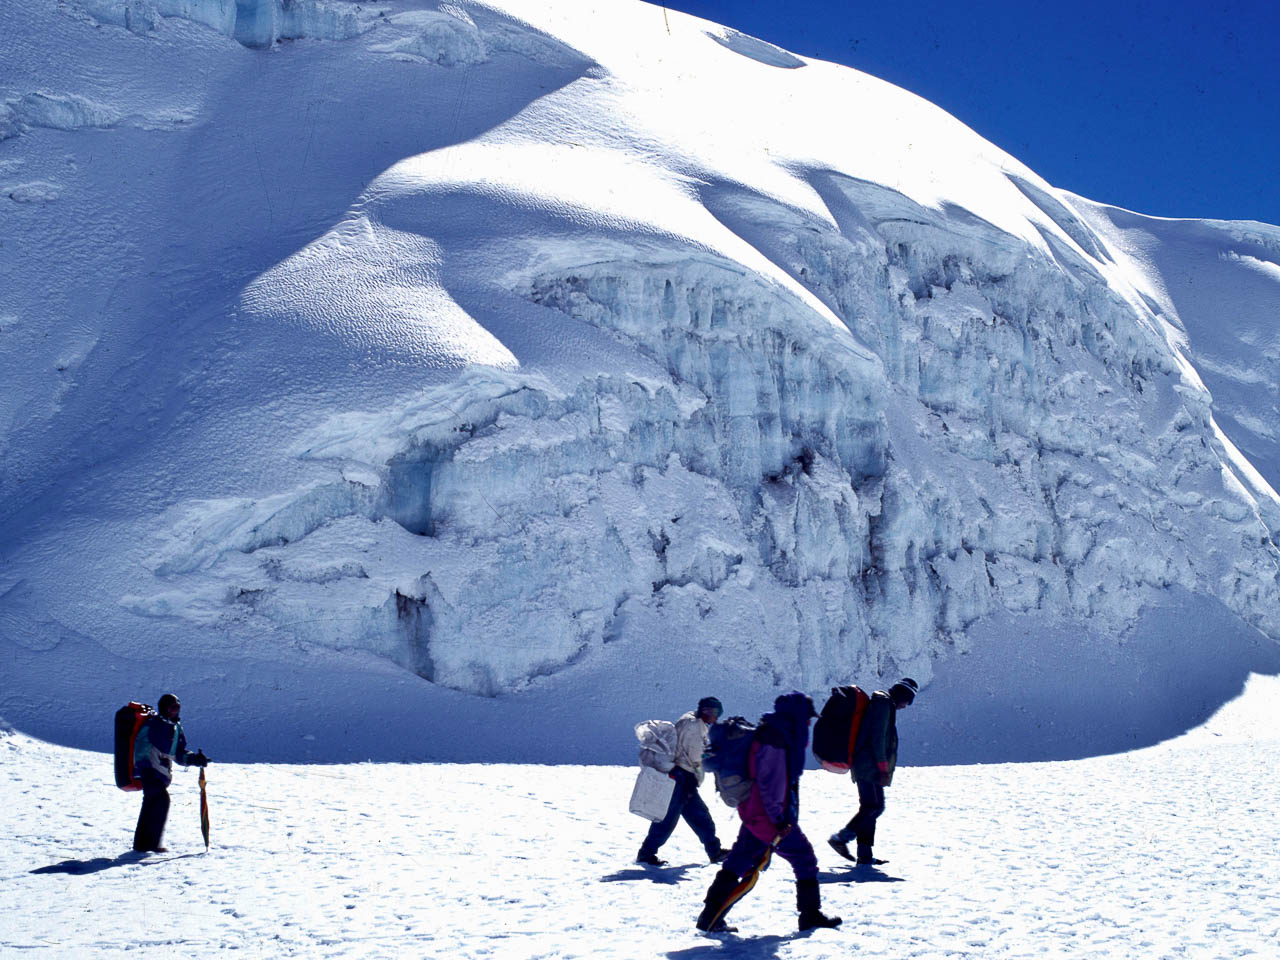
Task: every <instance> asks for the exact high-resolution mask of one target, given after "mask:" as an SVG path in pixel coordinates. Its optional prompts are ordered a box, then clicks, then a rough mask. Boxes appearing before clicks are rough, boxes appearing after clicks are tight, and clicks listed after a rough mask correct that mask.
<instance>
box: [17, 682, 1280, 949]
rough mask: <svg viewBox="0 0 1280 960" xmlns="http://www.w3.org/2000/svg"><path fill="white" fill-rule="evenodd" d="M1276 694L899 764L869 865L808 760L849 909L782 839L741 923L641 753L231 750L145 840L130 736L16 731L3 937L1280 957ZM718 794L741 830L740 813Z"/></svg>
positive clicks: (812, 791)
mask: <svg viewBox="0 0 1280 960" xmlns="http://www.w3.org/2000/svg"><path fill="white" fill-rule="evenodd" d="M1278 700H1280V682H1278V681H1277V679H1276V678H1275V677H1261V676H1253V677H1252V678H1250V680H1249V683H1248V685H1247V688H1246V691H1245V693H1244V695H1243V696H1242V697H1240V698H1238V699H1236V700H1234V701H1232V702H1231V703H1229V704H1228V705H1227V706H1226V707H1225V708H1224V709H1223V710H1221V711H1220V712H1219V713H1218V714H1217V715H1215V716H1214V717H1213V718H1212V719H1211V720H1210V721H1209V722H1208V723H1207V724H1205V725H1203V726H1202V727H1199V728H1197V729H1196V730H1194V731H1192V732H1191V733H1190V734H1188V735H1187V736H1185V737H1183V738H1180V739H1178V740H1175V741H1172V742H1169V743H1166V744H1163V745H1161V746H1159V747H1154V748H1150V749H1145V750H1139V751H1134V752H1130V753H1124V754H1118V755H1114V756H1109V757H1100V758H1093V759H1087V760H1078V761H1072V762H1060V763H1031V764H991V765H974V766H963V767H923V768H922V767H908V768H905V769H901V770H900V771H899V773H898V775H897V777H895V781H894V785H893V786H892V787H891V788H890V791H889V808H888V811H887V812H886V814H885V815H884V817H883V819H882V820H881V825H880V831H879V842H878V844H877V848H876V849H877V853H879V854H880V855H882V856H884V857H886V858H888V859H889V861H890V862H889V863H888V864H886V865H885V866H883V867H881V868H878V869H867V868H861V869H850V866H851V865H849V864H848V863H847V862H846V861H843V860H840V859H839V858H837V857H836V855H835V854H834V853H832V852H831V851H830V850H829V849H827V847H826V845H825V843H822V842H821V839H822V838H823V837H824V836H825V835H826V832H827V831H829V830H831V829H834V828H835V827H837V826H839V825H840V824H842V823H843V822H844V820H845V819H846V818H847V817H848V815H849V813H850V808H851V807H852V806H853V804H854V792H853V789H852V787H851V785H850V784H849V782H848V780H847V779H846V778H844V777H835V776H831V775H830V774H826V773H823V772H815V771H810V772H809V773H808V774H807V775H806V776H805V777H804V779H803V781H802V795H803V798H804V800H803V804H804V809H803V813H802V824H803V825H804V826H805V828H806V830H807V832H808V833H809V835H810V836H811V837H813V838H814V839H816V840H818V841H819V843H818V846H819V848H820V849H819V851H818V853H819V863H820V866H821V873H820V876H819V879H820V881H821V890H822V897H823V906H824V909H826V911H827V912H829V913H835V914H838V915H842V916H843V917H844V920H845V923H844V926H843V927H842V928H840V929H838V930H823V931H817V932H814V933H811V934H797V933H796V931H795V906H794V884H793V882H792V879H791V874H790V871H789V870H788V868H787V866H786V864H785V863H783V862H782V861H781V860H776V861H775V862H774V864H773V865H772V866H771V867H770V869H769V870H768V871H767V872H766V873H765V874H764V875H763V876H762V878H761V880H760V882H759V884H758V885H757V887H756V889H755V890H754V891H753V892H752V893H751V894H750V896H749V897H748V898H747V899H746V900H745V901H743V902H742V903H741V904H740V905H739V906H738V907H737V908H736V909H735V910H734V912H733V914H732V919H733V921H734V923H735V924H737V925H738V927H739V933H738V934H737V935H736V936H732V937H726V938H724V939H723V940H717V939H715V938H708V937H702V936H699V935H698V934H697V931H696V930H695V929H694V928H693V919H694V917H695V916H696V914H697V912H698V910H699V909H700V906H701V903H700V901H701V899H702V897H703V895H704V894H705V892H706V888H707V886H708V885H709V884H710V882H711V878H712V875H713V874H714V872H715V871H714V868H712V867H710V866H708V865H707V864H706V863H705V862H703V854H702V850H701V847H700V845H699V844H698V843H697V842H696V840H695V839H694V837H693V834H692V832H691V831H689V830H688V829H687V828H686V827H684V826H680V827H679V828H678V829H677V831H676V833H675V834H674V835H673V837H672V839H671V840H670V841H669V842H668V844H667V845H666V847H664V849H663V851H662V853H663V855H664V856H665V857H666V858H668V859H669V860H670V864H671V865H670V866H668V867H664V868H661V869H652V868H645V867H640V866H636V865H634V864H632V863H631V859H632V857H634V855H635V850H636V848H637V847H638V845H639V843H640V840H641V839H642V836H643V829H644V826H645V824H644V822H643V821H641V820H640V819H639V818H637V817H634V816H631V815H629V814H628V813H627V812H626V808H627V798H628V796H629V794H630V790H631V786H632V783H633V780H634V776H635V771H636V769H637V768H634V767H632V768H626V767H593V766H577V765H563V766H540V765H532V764H521V765H505V764H425V765H424V764H411V765H398V764H378V765H370V764H352V765H335V766H314V765H308V766H290V765H238V764H230V765H226V764H218V763H215V764H213V765H212V766H211V767H210V768H209V787H208V791H209V806H210V817H211V821H212V832H211V840H212V845H211V847H210V850H209V852H208V853H207V854H206V853H205V852H204V849H203V843H202V841H201V838H200V828H199V815H198V805H197V797H198V792H197V790H196V786H195V773H194V772H193V771H188V772H185V773H182V772H180V773H179V774H178V775H177V777H176V779H175V784H174V787H173V791H172V792H173V795H174V803H173V810H172V813H171V816H170V825H169V830H168V833H167V837H166V840H167V844H168V846H169V853H168V854H166V855H158V856H150V857H146V858H142V859H139V858H138V857H137V856H136V855H134V854H132V853H124V852H122V851H125V850H127V848H128V845H129V839H130V836H131V834H130V831H131V830H132V826H133V821H134V818H135V816H136V812H137V811H136V808H137V804H138V798H137V796H136V795H126V794H123V793H120V792H119V791H117V790H115V789H114V787H112V786H110V772H109V768H110V758H109V757H107V756H105V755H102V754H95V753H89V752H85V751H80V750H74V749H69V748H66V747H58V746H53V745H50V744H47V743H42V742H40V741H37V740H33V739H31V738H29V737H27V736H25V735H20V734H19V735H11V736H8V737H7V738H5V737H3V736H2V735H0V756H2V757H3V762H2V763H0V808H3V809H4V810H5V811H6V813H5V822H6V828H7V829H5V830H4V831H3V832H2V833H0V862H2V863H3V864H4V866H3V868H0V886H2V888H3V890H4V893H5V900H6V909H5V910H4V912H3V914H0V953H2V954H4V955H5V956H31V957H51V958H52V957H86V956H93V957H118V956H132V955H134V954H135V952H136V951H137V950H138V949H140V948H142V949H145V950H146V955H147V956H154V957H190V956H211V955H214V954H216V953H221V952H222V951H235V955H236V956H241V957H293V956H305V957H343V958H348V957H389V958H390V957H441V958H444V957H501V958H504V960H506V958H511V960H515V958H533V957H559V958H569V957H591V958H611V957H617V958H624V960H634V958H637V957H659V958H672V960H705V958H713V957H726V958H729V957H734V958H753V960H755V958H766V957H767V958H773V957H778V958H784V957H796V958H801V957H803V958H812V960H817V958H837V957H840V958H843V957H848V956H850V955H855V956H876V957H911V958H919V960H934V958H938V960H941V958H972V960H977V958H983V960H987V958H1000V960H1032V958H1043V957H1055V958H1057V957H1072V958H1074V957H1080V958H1085V957H1106V958H1116V957H1124V958H1142V960H1145V958H1191V960H1213V958H1219V960H1238V958H1241V957H1259V958H1265V957H1275V956H1276V955H1277V953H1276V943H1277V939H1278V938H1280V895H1278V893H1277V889H1276V884H1275V878H1276V877H1277V876H1280V827H1278V826H1277V820H1276V817H1275V816H1274V806H1275V782H1274V771H1275V769H1276V765H1277V764H1280V740H1278V739H1277V737H1276V726H1275V722H1274V718H1275V705H1276V702H1277V701H1278ZM912 719H913V718H912V717H911V714H910V711H907V712H906V713H904V715H903V717H902V725H903V726H904V727H906V726H908V725H909V724H910V722H911V720H912ZM188 726H189V727H190V729H191V731H192V733H193V734H194V733H195V732H196V730H197V729H198V722H197V720H196V719H195V718H194V717H192V718H191V719H190V720H189V721H188ZM704 794H705V795H707V796H708V798H709V799H711V797H710V788H709V787H706V788H704ZM712 803H713V806H712V811H713V816H714V817H715V819H716V823H717V827H718V830H719V832H720V835H721V837H722V839H724V838H728V837H729V836H731V835H732V832H733V831H734V830H735V829H736V822H735V817H734V815H733V814H732V813H731V812H730V811H729V810H728V808H726V807H724V806H723V805H721V804H720V803H719V802H718V801H715V800H712Z"/></svg>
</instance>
